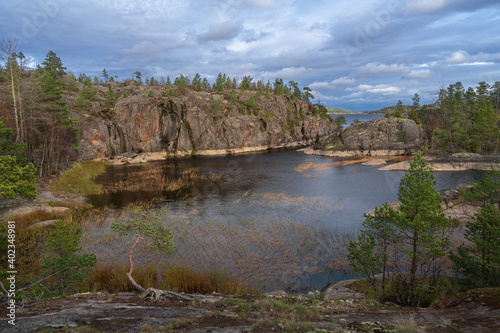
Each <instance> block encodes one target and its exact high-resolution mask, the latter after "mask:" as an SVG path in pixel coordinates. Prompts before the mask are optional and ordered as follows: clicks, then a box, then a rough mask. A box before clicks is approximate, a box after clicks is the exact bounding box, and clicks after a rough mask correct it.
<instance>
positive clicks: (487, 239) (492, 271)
mask: <svg viewBox="0 0 500 333" xmlns="http://www.w3.org/2000/svg"><path fill="white" fill-rule="evenodd" d="M463 195H464V197H465V199H467V200H470V201H472V202H476V203H479V204H481V206H482V207H481V209H480V210H479V211H478V212H477V214H476V221H472V222H468V223H467V225H466V231H465V239H466V240H468V241H469V244H467V245H466V244H462V245H460V246H459V248H458V249H457V252H456V253H450V254H449V256H450V259H451V260H452V261H453V268H454V270H455V271H456V272H457V273H458V275H459V277H460V278H462V279H463V282H464V283H465V284H466V285H467V287H475V288H479V287H499V286H500V210H499V208H498V207H499V206H498V205H499V204H500V170H499V169H497V168H492V170H491V171H490V172H488V173H487V174H486V175H484V177H483V178H482V179H481V180H480V182H479V183H477V184H474V188H473V190H472V191H463Z"/></svg>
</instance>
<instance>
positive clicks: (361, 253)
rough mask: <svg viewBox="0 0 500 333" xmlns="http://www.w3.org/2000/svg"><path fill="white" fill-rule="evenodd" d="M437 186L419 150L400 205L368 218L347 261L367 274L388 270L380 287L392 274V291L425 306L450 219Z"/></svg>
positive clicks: (402, 187) (401, 298) (400, 195)
mask: <svg viewBox="0 0 500 333" xmlns="http://www.w3.org/2000/svg"><path fill="white" fill-rule="evenodd" d="M435 185H436V180H435V178H434V174H433V172H432V169H431V168H430V167H429V166H428V165H427V162H426V161H425V159H424V158H423V157H422V153H421V152H418V153H417V154H416V155H415V158H414V160H413V161H412V163H411V165H410V168H409V170H408V172H407V173H406V174H405V175H404V176H403V178H402V179H401V183H400V186H399V191H398V198H399V201H400V205H399V207H398V209H397V210H395V209H393V208H391V207H389V206H387V205H383V206H382V208H381V209H380V210H378V211H377V213H376V214H375V217H374V218H367V220H365V222H364V224H363V227H364V228H365V229H364V230H363V231H362V232H361V237H360V238H358V241H357V242H355V243H352V244H351V245H350V247H349V260H350V262H351V265H352V266H353V268H354V269H355V270H356V271H357V272H362V273H363V274H364V275H365V277H366V275H367V273H366V272H373V273H374V272H383V273H384V278H383V280H384V283H383V284H382V290H383V289H384V288H383V287H384V286H385V278H386V276H388V273H389V272H391V273H392V274H391V287H392V292H393V293H394V294H395V297H396V298H397V299H398V300H399V302H401V303H404V304H409V305H414V306H420V305H422V302H423V301H422V300H423V298H425V295H426V294H427V292H428V290H429V288H431V287H432V286H435V285H436V284H437V282H438V279H436V278H437V277H439V273H440V265H439V263H438V262H437V260H438V259H439V258H441V257H444V256H445V251H444V249H445V248H446V246H447V245H448V238H447V232H448V231H449V228H450V227H451V220H450V219H448V218H446V217H445V215H444V213H443V209H442V207H441V201H442V199H441V197H440V195H439V193H438V192H437V190H436V189H435ZM390 248H391V251H389V249H390ZM376 262H378V263H379V264H378V266H377V265H374V264H375V263H376ZM363 265H367V266H366V267H363ZM363 270H364V271H363ZM373 273H372V274H373ZM372 279H373V277H372ZM372 285H373V283H372Z"/></svg>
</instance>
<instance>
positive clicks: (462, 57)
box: [444, 50, 470, 65]
mask: <svg viewBox="0 0 500 333" xmlns="http://www.w3.org/2000/svg"><path fill="white" fill-rule="evenodd" d="M469 57H470V55H469V53H467V52H466V51H464V50H459V51H456V52H453V53H452V54H451V55H450V56H449V57H447V58H446V59H445V60H444V62H445V63H447V64H449V65H453V64H462V63H464V62H466V60H467V59H468V58H469Z"/></svg>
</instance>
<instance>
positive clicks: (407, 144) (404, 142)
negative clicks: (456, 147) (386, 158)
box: [315, 117, 424, 156]
mask: <svg viewBox="0 0 500 333" xmlns="http://www.w3.org/2000/svg"><path fill="white" fill-rule="evenodd" d="M423 142H424V134H423V131H422V130H421V129H420V128H419V127H418V125H417V124H416V123H415V122H414V121H413V120H411V119H404V118H395V117H391V118H385V117H384V118H379V119H374V120H370V121H367V122H364V123H359V124H354V125H351V126H349V127H347V128H345V129H344V130H343V131H341V132H340V133H339V134H337V135H333V136H331V137H330V138H329V140H327V141H326V142H324V143H323V144H322V145H316V146H315V148H320V149H322V150H324V151H327V152H328V153H325V155H329V156H360V155H394V154H396V155H409V154H413V153H414V152H415V151H416V150H418V149H419V148H420V147H421V146H422V144H423Z"/></svg>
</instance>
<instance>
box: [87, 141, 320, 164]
mask: <svg viewBox="0 0 500 333" xmlns="http://www.w3.org/2000/svg"><path fill="white" fill-rule="evenodd" d="M309 144H310V142H306V141H295V142H291V143H287V144H282V145H273V146H270V145H267V146H254V147H241V148H228V149H209V150H197V151H194V152H188V151H184V150H177V151H175V152H168V151H166V150H162V151H159V152H144V153H126V154H122V155H118V156H112V157H106V158H96V159H94V161H102V160H105V161H108V162H109V163H110V164H111V165H123V164H139V163H147V162H152V161H165V160H169V159H175V158H186V157H198V156H203V157H210V156H214V157H215V156H229V155H240V154H247V153H257V152H263V151H267V150H277V149H283V148H304V147H307V146H308V145H309ZM299 151H300V149H299Z"/></svg>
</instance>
